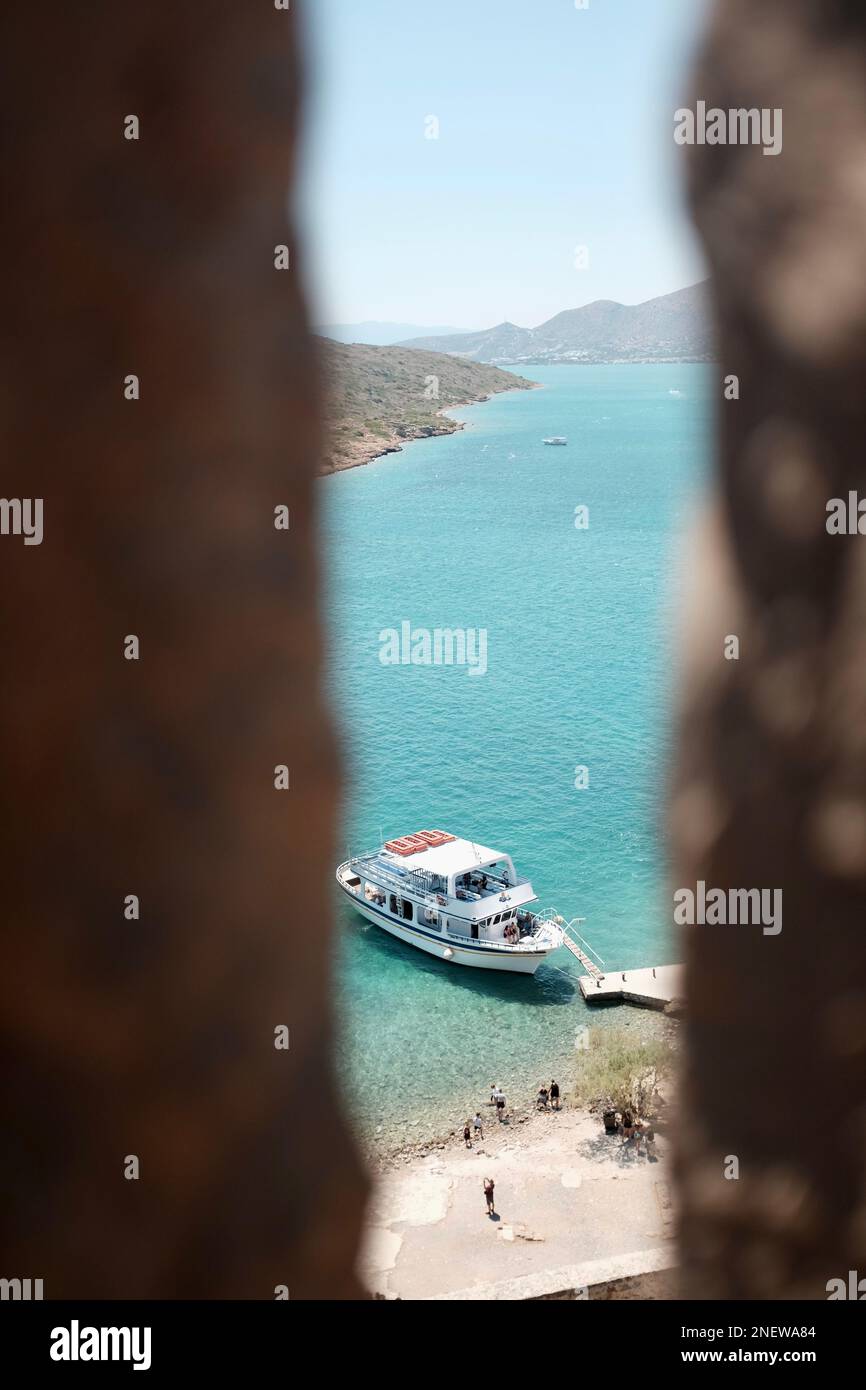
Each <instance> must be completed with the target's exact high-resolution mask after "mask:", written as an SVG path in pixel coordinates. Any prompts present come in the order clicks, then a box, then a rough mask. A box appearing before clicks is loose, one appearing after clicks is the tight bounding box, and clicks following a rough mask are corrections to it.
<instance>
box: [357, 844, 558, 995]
mask: <svg viewBox="0 0 866 1390" xmlns="http://www.w3.org/2000/svg"><path fill="white" fill-rule="evenodd" d="M337 882H338V883H339V885H340V887H341V888H342V890H343V892H344V893H345V894H346V896H347V898H348V899H349V900H350V901H351V902H352V903H353V905H354V907H355V908H356V909H357V911H358V912H360V913H361V915H362V916H363V917H366V918H367V920H368V921H369V922H374V923H375V925H376V926H377V927H383V928H384V930H385V931H386V932H388V933H390V935H391V936H396V937H399V938H400V940H401V941H406V942H408V943H409V945H411V946H416V947H418V948H419V949H420V950H422V951H427V952H428V953H429V954H430V955H433V956H439V957H440V959H442V960H447V961H452V962H453V963H454V964H455V965H470V966H481V967H482V968H484V969H487V970H508V971H513V972H516V973H518V974H521V975H534V974H535V971H536V970H537V969H538V967H539V965H540V964H541V962H542V961H543V960H544V959H545V958H546V957H547V956H549V955H550V953H551V951H555V950H556V949H557V948H558V947H559V946H561V945H562V944H563V942H564V940H565V936H566V932H565V929H564V924H563V919H562V918H561V917H556V916H555V915H554V914H553V913H552V912H551V910H550V909H546V910H545V911H543V912H541V913H537V912H534V911H532V910H531V908H530V906H529V904H530V903H534V902H536V896H535V893H534V891H533V888H532V884H531V883H530V882H529V880H528V879H526V878H524V877H523V876H522V875H521V874H518V873H517V871H516V870H515V868H514V861H513V860H512V859H511V856H510V855H508V854H504V853H502V852H501V851H500V850H495V849H486V848H485V847H484V846H483V845H479V844H476V843H475V841H474V840H464V839H460V838H459V837H458V836H456V835H451V834H449V833H448V832H447V831H445V830H419V831H417V832H416V833H415V834H414V835H403V836H401V837H400V838H399V839H396V840H388V841H386V843H385V844H384V845H382V847H381V849H377V850H373V851H372V852H371V853H369V854H362V855H359V856H358V857H357V858H355V859H349V860H347V861H346V863H345V864H341V865H340V867H339V869H338V870H337Z"/></svg>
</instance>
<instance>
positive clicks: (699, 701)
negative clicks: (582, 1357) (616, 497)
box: [671, 0, 866, 1299]
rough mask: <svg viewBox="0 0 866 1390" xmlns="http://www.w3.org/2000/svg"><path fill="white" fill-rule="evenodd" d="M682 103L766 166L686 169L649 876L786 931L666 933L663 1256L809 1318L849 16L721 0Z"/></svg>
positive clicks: (836, 1158) (858, 589)
mask: <svg viewBox="0 0 866 1390" xmlns="http://www.w3.org/2000/svg"><path fill="white" fill-rule="evenodd" d="M693 86H694V90H693V98H694V99H697V98H703V99H705V100H706V101H707V102H708V104H710V105H712V106H719V107H722V108H731V107H752V106H756V107H770V108H782V109H783V111H784V152H783V154H782V155H781V156H779V157H777V158H774V159H769V158H766V157H764V156H762V153H761V150H760V149H759V148H755V147H743V148H731V147H728V148H725V147H703V148H700V147H696V148H690V149H687V150H685V151H684V157H685V158H686V160H687V163H688V166H689V180H690V187H691V197H692V203H693V207H694V215H695V218H696V221H697V224H698V227H699V229H700V232H701V235H702V237H703V241H704V244H705V247H706V251H707V254H708V257H709V260H710V263H711V267H712V271H713V280H714V302H715V318H716V322H717V325H718V335H719V350H720V358H721V364H720V374H719V383H718V402H719V404H718V412H719V437H720V451H719V466H718V489H717V492H718V500H717V505H716V507H715V509H714V511H713V514H712V515H711V516H710V517H709V518H708V519H707V522H706V524H705V526H704V529H703V533H702V535H701V536H700V537H699V538H698V540H697V542H696V544H695V548H694V554H693V556H692V558H691V563H690V565H689V567H688V580H689V585H690V586H691V590H692V594H691V614H690V616H689V619H688V620H687V628H686V633H685V645H684V661H685V671H684V704H683V714H682V723H681V738H680V754H679V767H678V773H677V779H676V789H675V793H674V798H673V803H672V811H671V821H672V831H673V838H674V848H675V864H674V882H675V884H677V885H687V886H688V885H691V886H694V884H695V882H696V880H698V879H703V880H704V881H705V882H706V883H707V884H708V885H713V886H717V887H721V888H725V889H727V888H733V887H740V888H751V887H755V886H762V887H766V888H773V889H775V888H779V889H782V890H783V894H784V897H783V902H784V914H783V929H782V931H781V933H780V934H779V935H777V936H769V935H765V934H764V933H763V932H762V930H761V928H760V927H749V926H727V927H710V926H703V927H695V928H693V929H691V930H690V931H689V932H688V934H687V940H688V1012H687V1015H686V1024H685V1027H686V1029H687V1056H688V1067H687V1079H686V1094H685V1096H684V1098H683V1114H684V1126H683V1133H682V1137H681V1144H680V1163H679V1172H680V1188H681V1199H682V1225H681V1233H680V1240H681V1249H682V1257H683V1261H684V1266H685V1282H686V1287H687V1288H688V1289H689V1291H690V1292H691V1293H692V1294H694V1292H695V1291H701V1292H703V1294H704V1295H705V1296H709V1297H714V1298H725V1299H732V1298H787V1297H792V1296H804V1297H810V1298H819V1299H821V1298H826V1297H827V1283H828V1281H829V1280H830V1279H833V1278H839V1277H842V1278H844V1277H846V1275H847V1271H848V1270H849V1269H858V1270H859V1271H860V1272H861V1274H862V1273H863V1272H864V1271H866V1165H864V1161H863V1153H864V1141H866V937H864V920H866V676H864V673H866V625H864V612H866V538H864V537H862V536H854V537H850V536H831V535H828V534H827V531H826V528H825V521H826V504H827V501H828V499H830V498H833V497H838V496H841V497H846V496H847V493H848V490H849V489H856V490H857V491H858V492H859V493H860V495H861V496H862V495H864V493H866V462H864V451H863V441H864V438H866V196H864V189H866V11H864V8H863V5H862V4H861V3H859V0H858V3H853V0H851V2H849V3H843V0H761V3H759V4H756V3H754V0H726V3H724V4H722V3H719V4H717V6H716V9H715V13H714V19H713V23H712V26H711V30H710V33H709V37H708V39H707V42H706V47H705V50H704V52H703V55H702V58H701V60H700V63H699V66H698V70H697V73H696V78H695V81H694V84H693ZM692 104H694V101H693V103H692ZM733 375H736V377H737V378H738V381H739V399H730V400H725V399H724V398H723V390H722V379H723V378H724V377H726V376H733ZM730 634H735V635H737V636H738V637H739V640H740V655H739V659H738V660H725V659H724V655H723V653H724V648H725V641H726V637H727V636H728V635H730ZM734 1160H735V1162H736V1165H737V1168H738V1174H739V1176H733V1173H734V1163H733V1161H734ZM726 1173H727V1174H728V1176H727V1177H726V1176H725V1174H726Z"/></svg>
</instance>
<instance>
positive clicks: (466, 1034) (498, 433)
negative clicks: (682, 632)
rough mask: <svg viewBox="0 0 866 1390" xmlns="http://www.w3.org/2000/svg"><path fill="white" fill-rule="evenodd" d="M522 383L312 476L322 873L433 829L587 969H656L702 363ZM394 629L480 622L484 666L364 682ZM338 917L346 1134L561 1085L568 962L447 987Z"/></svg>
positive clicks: (665, 930)
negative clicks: (321, 718) (323, 745)
mask: <svg viewBox="0 0 866 1390" xmlns="http://www.w3.org/2000/svg"><path fill="white" fill-rule="evenodd" d="M525 375H527V376H528V377H530V378H531V379H532V380H536V381H538V382H540V383H541V385H542V387H543V389H541V390H536V391H521V392H513V393H508V394H507V395H503V396H497V397H494V398H493V399H492V400H490V401H487V402H484V403H482V404H480V405H476V406H471V407H467V408H465V409H462V410H457V411H454V412H453V414H454V416H455V418H457V419H459V420H461V421H465V429H464V430H462V431H461V432H459V433H457V434H454V435H451V436H443V437H440V438H436V439H427V440H420V441H418V442H416V443H414V444H411V445H409V446H408V447H407V448H406V449H405V450H404V451H403V452H402V453H400V454H393V455H389V456H387V457H386V458H383V459H378V460H376V461H375V462H373V463H371V464H368V465H366V466H365V467H361V468H355V469H351V470H349V471H347V472H345V473H341V474H337V475H335V476H333V477H330V478H326V479H323V480H322V481H321V501H322V522H321V525H322V531H323V542H324V545H323V553H324V556H325V564H326V574H325V582H326V591H327V597H326V605H327V616H328V620H329V624H330V652H329V692H330V696H331V700H332V704H333V707H334V711H335V714H336V717H337V721H338V724H339V726H340V729H341V731H342V739H343V745H344V749H345V753H346V756H347V760H348V767H349V769H350V773H351V787H350V791H349V797H348V804H347V805H346V808H345V824H344V832H343V841H342V844H341V846H340V849H341V851H342V853H341V855H340V857H341V858H345V857H346V856H347V855H348V853H350V852H351V853H359V852H361V851H362V850H366V849H370V848H374V847H375V846H376V845H378V844H379V843H380V841H381V839H382V837H383V836H384V837H385V838H389V837H391V836H395V835H400V834H405V833H407V832H411V831H413V830H416V829H419V828H421V827H427V826H435V827H441V828H444V829H447V830H451V831H453V832H456V833H457V834H461V835H466V836H468V837H471V838H474V839H476V840H478V841H480V842H481V843H482V844H486V845H490V846H493V847H495V848H496V849H504V850H507V851H509V852H510V853H511V855H512V857H513V858H514V860H515V863H516V864H517V866H518V868H519V869H521V870H523V871H524V872H525V873H527V874H528V876H529V877H530V878H531V879H532V882H533V885H534V887H535V891H536V892H537V894H538V896H539V899H540V902H541V904H542V905H543V906H554V907H556V908H557V909H558V910H559V911H561V912H562V913H563V914H564V915H565V916H566V917H569V918H570V917H573V916H578V915H579V916H582V917H585V918H586V924H585V926H584V927H583V928H582V930H583V931H584V934H585V935H586V936H587V938H588V939H589V941H590V942H591V943H592V944H593V946H594V947H595V948H596V950H597V951H598V952H599V953H600V955H601V956H602V957H603V959H604V961H605V962H606V964H607V965H608V966H609V967H613V966H622V967H626V966H636V965H655V964H661V963H664V962H667V961H669V960H672V959H676V958H677V951H676V946H675V944H674V942H673V940H672V938H671V936H670V930H671V926H670V898H669V896H668V897H666V894H665V862H664V852H663V846H662V841H661V817H662V815H663V811H664V795H665V786H666V758H667V749H668V740H669V735H670V715H671V693H672V686H673V677H674V663H673V657H672V635H673V627H674V617H675V610H676V599H677V593H676V585H677V582H678V580H679V570H678V553H679V544H680V540H681V535H682V532H683V529H684V528H685V526H686V525H687V523H688V520H689V517H690V515H691V513H692V510H693V507H694V505H695V503H696V501H697V500H698V499H699V497H700V492H701V488H702V485H703V482H704V479H705V477H706V473H707V466H708V456H709V440H710V428H711V419H710V415H711V402H710V392H711V370H710V368H708V367H704V366H698V365H686V366H676V365H674V366H610V367H577V366H575V367H572V366H555V367H535V368H528V369H527V370H526V372H525ZM548 435H566V436H567V437H568V445H567V447H565V448H551V447H549V446H545V445H543V444H542V443H541V440H542V438H543V437H545V436H548ZM579 506H586V507H588V509H589V526H588V528H587V529H577V528H576V527H575V524H574V522H575V508H576V507H579ZM404 621H409V622H411V624H412V626H413V628H418V627H424V628H428V629H431V630H432V629H435V628H467V629H468V628H475V629H479V628H483V629H486V631H487V634H488V635H487V645H488V655H487V664H488V670H487V673H486V674H485V675H483V676H470V675H469V673H468V670H467V669H466V668H465V667H459V666H451V667H448V666H438V667H437V666H412V665H408V666H402V665H398V666H388V665H383V664H382V663H381V662H380V659H379V653H380V640H379V635H380V632H381V631H382V630H383V629H386V628H396V629H399V628H400V625H401V623H402V622H404ZM579 766H584V767H586V768H587V769H588V773H589V786H588V787H586V788H585V789H583V790H577V789H576V788H575V785H574V784H575V769H576V768H577V767H579ZM335 901H336V902H337V913H338V925H339V932H338V937H339V944H338V955H339V959H338V962H337V977H338V989H339V1000H340V1024H341V1043H340V1054H341V1055H340V1072H341V1077H342V1080H343V1083H344V1085H345V1087H346V1088H347V1093H348V1097H349V1102H350V1106H351V1107H352V1109H353V1111H354V1113H355V1115H356V1117H357V1120H358V1123H359V1126H360V1128H361V1131H362V1133H363V1134H365V1135H370V1134H373V1133H375V1132H376V1131H377V1130H378V1129H379V1127H381V1131H382V1134H383V1135H385V1136H399V1135H401V1134H404V1133H405V1134H408V1135H412V1134H421V1133H424V1132H426V1129H428V1128H431V1122H434V1127H435V1125H436V1124H440V1123H443V1124H453V1123H457V1122H460V1123H462V1120H463V1119H464V1118H465V1114H466V1113H468V1112H469V1107H470V1105H471V1106H473V1107H474V1106H475V1105H476V1104H478V1103H480V1102H481V1101H483V1100H485V1099H486V1090H485V1088H486V1087H487V1084H488V1083H489V1082H490V1081H491V1080H496V1081H499V1082H500V1083H501V1084H502V1086H503V1088H504V1089H505V1090H506V1093H507V1094H508V1093H509V1092H510V1094H509V1099H510V1098H511V1095H513V1094H514V1093H515V1092H516V1091H517V1092H520V1093H521V1094H522V1093H523V1091H524V1089H526V1092H527V1094H531V1093H532V1092H533V1090H534V1088H535V1086H536V1085H537V1083H538V1081H539V1079H540V1078H542V1077H546V1078H548V1079H549V1078H550V1076H551V1075H557V1072H558V1073H559V1074H560V1076H563V1077H565V1078H566V1080H565V1085H566V1088H567V1074H568V1073H567V1069H568V1066H569V1058H570V1057H571V1058H572V1059H573V1056H574V1053H573V1040H574V1035H575V1033H576V1031H577V1030H578V1029H579V1028H580V1027H582V1026H583V1025H585V1024H586V1023H587V1021H593V1022H594V1021H595V1017H596V1016H595V1015H592V1018H591V1020H588V1015H589V1011H588V1010H587V1008H586V1006H585V1005H584V1004H583V1002H582V1000H581V997H580V994H579V992H578V991H577V988H576V978H577V975H578V973H579V967H578V965H577V962H576V961H575V960H574V959H573V958H572V957H571V956H570V955H569V954H568V953H567V952H566V951H559V952H557V953H556V955H555V956H554V957H552V958H551V959H550V960H549V961H548V962H547V963H545V964H544V965H543V966H541V968H540V969H539V971H538V973H537V974H536V975H535V976H534V977H531V978H529V977H519V976H506V975H498V974H496V973H493V972H489V971H475V970H468V969H465V968H463V969H461V968H458V967H455V966H449V965H447V964H445V963H444V962H440V961H437V960H434V959H433V958H432V957H431V956H428V955H426V954H424V953H422V952H420V951H417V950H415V949H414V948H412V947H410V946H406V945H404V944H402V943H401V942H399V941H396V940H394V939H393V938H391V937H389V936H388V935H386V934H385V933H384V932H382V931H381V930H379V929H378V928H375V927H373V926H370V925H368V924H367V923H365V922H364V921H363V920H362V919H361V918H360V917H358V916H357V915H356V914H354V913H352V911H351V909H350V908H349V906H348V905H347V904H344V903H343V902H342V901H341V900H339V898H338V896H337V892H336V889H335ZM632 1012H633V1011H628V1010H621V1009H605V1010H604V1011H603V1012H602V1016H601V1021H602V1022H603V1023H608V1022H611V1021H613V1022H617V1023H621V1022H622V1021H623V1017H624V1015H625V1014H627V1013H632ZM558 1079H559V1077H558Z"/></svg>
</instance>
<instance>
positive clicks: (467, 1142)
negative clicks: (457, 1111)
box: [463, 1120, 472, 1149]
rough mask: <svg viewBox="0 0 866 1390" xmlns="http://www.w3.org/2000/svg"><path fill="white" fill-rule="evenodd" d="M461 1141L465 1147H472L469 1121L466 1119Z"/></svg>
mask: <svg viewBox="0 0 866 1390" xmlns="http://www.w3.org/2000/svg"><path fill="white" fill-rule="evenodd" d="M463 1142H464V1144H465V1145H466V1147H467V1149H471V1148H472V1135H471V1133H470V1130H469V1121H468V1120H467V1121H466V1123H465V1125H464V1126H463Z"/></svg>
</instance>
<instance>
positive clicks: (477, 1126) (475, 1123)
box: [472, 1110, 484, 1139]
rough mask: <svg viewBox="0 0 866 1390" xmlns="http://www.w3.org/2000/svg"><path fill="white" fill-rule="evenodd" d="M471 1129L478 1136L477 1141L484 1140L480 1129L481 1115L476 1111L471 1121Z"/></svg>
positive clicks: (482, 1131)
mask: <svg viewBox="0 0 866 1390" xmlns="http://www.w3.org/2000/svg"><path fill="white" fill-rule="evenodd" d="M472 1128H473V1129H474V1131H475V1133H476V1134H477V1135H478V1137H479V1139H483V1138H484V1130H483V1129H482V1128H481V1114H480V1112H479V1111H478V1110H476V1112H475V1119H474V1120H473V1121H472Z"/></svg>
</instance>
